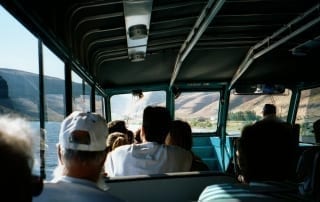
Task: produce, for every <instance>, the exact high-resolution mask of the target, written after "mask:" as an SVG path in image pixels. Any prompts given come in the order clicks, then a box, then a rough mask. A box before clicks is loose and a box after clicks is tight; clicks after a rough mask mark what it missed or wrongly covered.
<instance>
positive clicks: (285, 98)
mask: <svg viewBox="0 0 320 202" xmlns="http://www.w3.org/2000/svg"><path fill="white" fill-rule="evenodd" d="M291 94H292V93H291V90H289V89H286V90H285V92H284V94H281V95H278V94H275V95H268V94H263V95H239V94H234V93H231V94H230V101H229V112H228V120H227V127H226V132H227V134H228V135H235V136H239V135H240V133H241V130H242V128H243V127H244V126H245V125H247V124H251V123H253V122H255V121H257V120H260V119H261V118H262V109H263V106H264V104H267V103H271V104H274V105H275V106H276V107H277V116H278V117H279V118H281V119H282V120H284V121H286V120H287V116H288V110H289V105H290V99H291Z"/></svg>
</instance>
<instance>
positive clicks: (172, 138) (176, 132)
mask: <svg viewBox="0 0 320 202" xmlns="http://www.w3.org/2000/svg"><path fill="white" fill-rule="evenodd" d="M165 143H166V145H176V146H179V147H182V148H184V149H185V150H188V151H190V152H191V153H192V157H193V159H192V165H191V169H190V171H208V170H209V167H208V166H207V165H206V164H205V163H204V162H203V161H202V159H201V158H200V157H198V156H197V155H195V154H194V153H193V152H192V129H191V127H190V125H189V123H188V122H185V121H181V120H174V121H173V122H172V124H171V129H170V133H169V134H168V136H167V137H166V140H165Z"/></svg>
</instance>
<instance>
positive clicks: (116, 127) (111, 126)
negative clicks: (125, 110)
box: [108, 120, 128, 134]
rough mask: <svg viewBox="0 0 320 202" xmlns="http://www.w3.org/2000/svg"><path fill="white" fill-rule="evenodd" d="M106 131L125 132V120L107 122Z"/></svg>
mask: <svg viewBox="0 0 320 202" xmlns="http://www.w3.org/2000/svg"><path fill="white" fill-rule="evenodd" d="M108 131H109V134H111V133H113V132H121V133H125V134H126V133H127V131H128V129H127V127H126V122H125V121H123V120H114V121H110V122H108Z"/></svg>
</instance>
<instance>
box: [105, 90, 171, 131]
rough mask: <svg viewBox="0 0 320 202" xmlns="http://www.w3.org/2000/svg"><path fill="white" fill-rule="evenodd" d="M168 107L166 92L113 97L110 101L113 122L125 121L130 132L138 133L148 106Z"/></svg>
mask: <svg viewBox="0 0 320 202" xmlns="http://www.w3.org/2000/svg"><path fill="white" fill-rule="evenodd" d="M148 105H157V106H164V107H165V106H166V92H165V91H149V92H143V93H142V92H141V94H139V95H136V94H131V93H130V94H120V95H113V96H112V97H111V99H110V107H111V120H125V121H126V123H127V127H128V129H129V130H132V131H136V130H137V129H138V128H139V127H140V126H141V124H142V113H143V110H144V108H145V107H146V106H148Z"/></svg>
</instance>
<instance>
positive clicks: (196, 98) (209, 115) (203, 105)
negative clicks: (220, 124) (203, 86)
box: [175, 92, 220, 132]
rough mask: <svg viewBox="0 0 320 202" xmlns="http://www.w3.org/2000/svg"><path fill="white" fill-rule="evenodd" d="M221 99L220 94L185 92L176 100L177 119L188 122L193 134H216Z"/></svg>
mask: <svg viewBox="0 0 320 202" xmlns="http://www.w3.org/2000/svg"><path fill="white" fill-rule="evenodd" d="M219 99H220V93H219V92H183V93H181V95H180V96H179V97H178V98H176V99H175V119H179V120H184V121H187V122H188V123H189V124H190V125H191V127H192V132H214V131H216V130H217V121H218V113H219Z"/></svg>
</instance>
